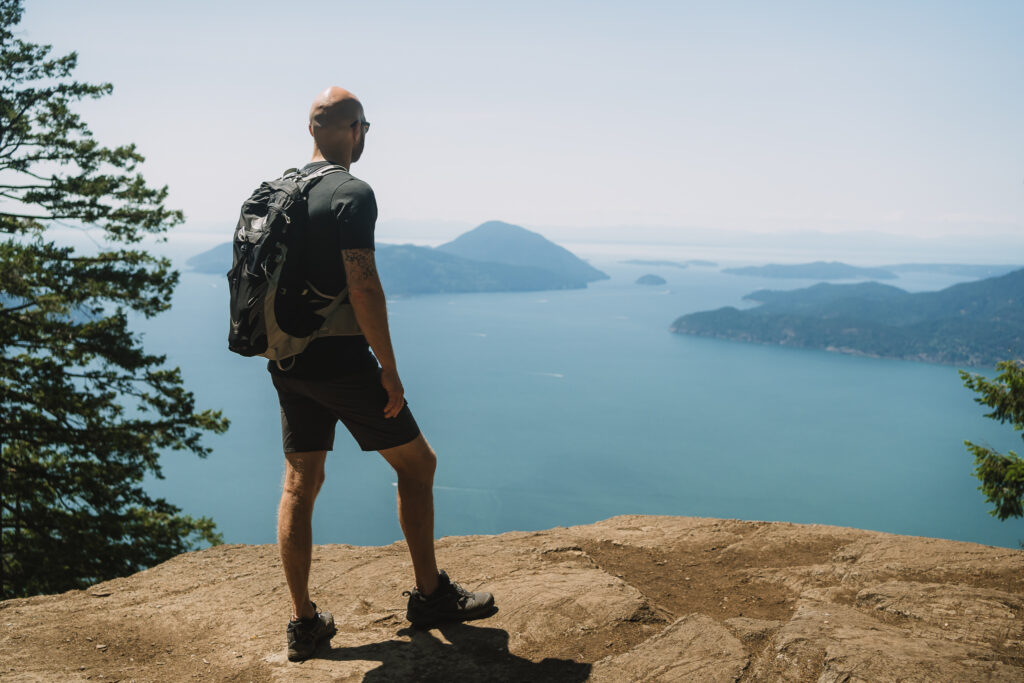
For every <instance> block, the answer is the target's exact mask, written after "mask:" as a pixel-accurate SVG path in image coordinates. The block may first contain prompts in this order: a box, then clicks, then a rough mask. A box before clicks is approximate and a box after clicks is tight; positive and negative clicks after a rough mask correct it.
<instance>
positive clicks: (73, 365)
mask: <svg viewBox="0 0 1024 683" xmlns="http://www.w3.org/2000/svg"><path fill="white" fill-rule="evenodd" d="M22 11H23V9H22V5H21V0H0V240H2V242H0V347H2V349H3V362H2V364H0V392H2V393H0V410H2V417H3V433H2V434H0V496H2V498H0V502H2V528H0V541H2V546H0V598H9V597H14V596H24V595H32V594H35V593H42V592H55V591H62V590H67V589H71V588H79V587H83V586H86V585H88V584H89V583H91V582H94V581H97V580H102V579H108V578H111V577H115V576H121V575H125V574H129V573H132V572H135V571H138V570H139V569H141V568H144V567H147V566H150V565H153V564H155V563H158V562H161V561H163V560H165V559H167V558H169V557H171V556H173V555H175V554H178V553H180V552H183V551H185V550H189V549H192V548H194V547H195V546H196V544H197V543H201V542H206V543H218V542H220V537H219V535H218V534H217V533H216V532H215V530H214V529H215V527H214V524H213V522H212V521H211V520H210V519H208V518H205V517H203V518H199V519H193V518H192V517H189V516H185V515H181V514H179V513H180V512H181V511H180V509H179V508H177V507H175V506H174V505H171V504H170V503H168V502H167V501H166V500H163V499H159V498H158V499H154V498H152V497H150V496H149V495H147V494H146V492H145V491H144V490H143V489H142V486H141V482H142V479H143V477H144V476H145V475H146V474H147V473H153V474H154V475H156V476H161V473H160V465H159V462H158V455H159V453H160V451H162V450H169V451H174V450H183V451H188V452H191V453H194V454H196V455H198V456H200V457H204V456H206V455H207V454H208V452H209V449H208V448H205V447H204V446H203V445H202V443H201V437H202V435H203V433H204V432H206V431H213V432H223V431H224V430H225V429H227V421H226V420H225V419H224V418H222V417H221V415H220V413H219V412H215V411H209V410H203V411H197V410H196V409H195V405H194V399H193V396H192V394H191V393H190V392H188V391H186V390H185V388H184V386H183V384H182V377H181V373H180V371H179V370H178V368H168V367H165V366H164V361H165V358H164V357H163V356H158V355H151V354H147V353H146V352H145V350H144V349H143V348H142V344H141V339H140V338H139V336H138V335H136V334H133V333H132V332H131V330H130V329H129V326H128V313H129V312H132V311H134V312H137V313H141V314H142V315H144V316H146V317H150V316H153V315H156V314H157V313H159V312H161V311H164V310H167V309H168V308H169V307H170V300H171V293H172V292H173V290H174V287H175V285H176V284H177V281H178V273H177V272H176V271H174V270H172V268H171V264H170V261H168V260H167V259H164V258H156V257H154V256H152V255H150V254H149V253H147V252H146V251H145V250H144V249H142V248H141V247H140V246H139V243H140V242H141V241H142V240H143V239H144V238H145V237H147V236H150V235H159V234H160V233H163V232H165V231H166V230H168V229H169V228H170V227H172V226H174V225H176V224H178V223H180V222H181V221H182V220H183V216H182V214H181V212H179V211H173V210H169V209H167V208H165V207H164V201H165V198H166V196H167V188H166V187H164V188H153V187H150V186H148V185H147V184H146V182H145V180H144V179H143V177H142V176H141V174H140V173H139V172H138V165H139V163H140V162H142V161H143V158H142V156H141V155H140V154H139V153H138V152H137V151H136V149H135V147H134V145H127V146H122V147H115V148H107V147H103V146H101V145H100V144H99V143H98V142H97V141H96V140H95V139H94V138H93V136H92V134H91V133H90V131H89V129H88V127H87V126H86V124H85V123H84V122H83V121H82V120H81V119H80V117H79V116H78V115H77V114H75V113H74V111H73V109H72V108H73V105H75V104H76V103H77V102H79V101H81V100H83V99H86V98H99V97H102V96H104V95H107V94H109V93H110V92H111V89H112V88H111V86H110V84H99V85H93V84H86V83H79V82H77V81H75V80H74V79H73V78H72V75H71V74H72V71H73V70H74V68H75V63H76V58H77V57H76V54H75V53H71V54H68V55H65V56H62V57H53V56H51V54H50V53H51V48H50V46H47V45H36V44H32V43H28V42H25V41H23V40H21V39H19V38H18V37H16V34H15V30H14V28H15V26H17V24H18V23H19V22H20V21H21V16H22ZM60 225H71V226H74V227H81V228H84V229H89V230H91V231H93V232H94V234H101V235H102V237H101V238H100V242H101V243H100V246H99V248H98V249H97V250H96V251H95V252H93V251H92V250H90V251H89V252H88V253H85V252H81V251H76V249H74V248H72V247H70V246H67V245H66V244H62V243H61V242H60V241H59V240H58V239H55V238H53V232H54V230H53V229H54V226H60ZM163 239H166V238H163Z"/></svg>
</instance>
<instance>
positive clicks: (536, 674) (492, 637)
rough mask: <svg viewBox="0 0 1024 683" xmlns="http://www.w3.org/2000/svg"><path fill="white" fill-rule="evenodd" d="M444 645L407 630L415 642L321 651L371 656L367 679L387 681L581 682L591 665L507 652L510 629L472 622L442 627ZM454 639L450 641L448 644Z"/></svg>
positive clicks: (346, 657) (331, 655) (334, 656)
mask: <svg viewBox="0 0 1024 683" xmlns="http://www.w3.org/2000/svg"><path fill="white" fill-rule="evenodd" d="M437 630H439V631H440V632H441V633H442V634H443V635H444V637H445V639H447V640H448V643H445V642H443V641H441V640H439V639H438V638H436V637H435V636H434V634H433V633H431V632H430V631H424V630H420V629H416V628H403V629H401V630H399V631H398V632H397V634H396V635H399V636H409V637H410V638H411V640H409V641H404V640H385V641H382V642H379V643H369V644H367V645H359V646H357V647H336V648H332V649H331V650H330V651H329V652H324V653H322V654H321V655H319V658H322V659H327V660H334V661H352V660H368V661H379V662H381V665H380V666H379V667H377V668H376V669H373V670H372V671H369V672H367V674H366V676H365V677H364V678H363V683H382V682H384V681H387V682H388V683H393V682H395V681H417V682H419V681H422V682H423V683H432V682H434V681H436V682H438V683H442V682H443V683H450V682H451V681H551V682H552V683H555V682H556V681H557V683H582V681H585V680H587V678H589V677H590V668H591V665H590V664H586V663H581V662H576V661H573V660H571V659H553V658H546V659H544V660H543V661H540V662H531V661H530V660H529V659H524V658H522V657H517V656H515V655H514V654H512V653H510V652H509V651H508V640H509V635H508V631H504V630H502V629H499V628H485V627H482V626H471V625H469V624H463V623H454V624H445V625H442V626H438V627H437ZM449 643H450V644H449Z"/></svg>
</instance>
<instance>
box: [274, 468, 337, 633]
mask: <svg viewBox="0 0 1024 683" xmlns="http://www.w3.org/2000/svg"><path fill="white" fill-rule="evenodd" d="M326 456H327V451H309V452H305V453H285V456H284V457H285V470H284V485H283V487H282V492H281V507H280V509H279V510H278V514H277V544H278V547H279V549H280V551H281V564H283V565H284V576H285V579H286V580H287V581H288V590H289V592H290V593H291V595H292V619H297V618H304V619H306V618H309V617H312V616H313V615H314V612H313V606H312V605H311V604H310V600H309V566H310V563H311V562H312V557H313V503H314V502H315V501H316V496H317V494H318V493H320V487H321V486H322V485H323V483H324V459H325V457H326Z"/></svg>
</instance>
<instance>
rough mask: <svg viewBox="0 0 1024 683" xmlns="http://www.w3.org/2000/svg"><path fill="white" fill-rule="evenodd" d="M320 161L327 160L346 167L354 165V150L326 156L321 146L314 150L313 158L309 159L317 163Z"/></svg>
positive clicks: (310, 161)
mask: <svg viewBox="0 0 1024 683" xmlns="http://www.w3.org/2000/svg"><path fill="white" fill-rule="evenodd" d="M318 161H327V162H330V163H332V164H338V165H339V166H344V167H345V168H346V169H348V168H351V166H352V152H349V153H348V154H331V155H330V157H328V156H325V155H324V153H323V152H321V151H320V149H319V148H315V149H314V150H313V158H312V159H310V160H309V163H311V164H315V163H316V162H318Z"/></svg>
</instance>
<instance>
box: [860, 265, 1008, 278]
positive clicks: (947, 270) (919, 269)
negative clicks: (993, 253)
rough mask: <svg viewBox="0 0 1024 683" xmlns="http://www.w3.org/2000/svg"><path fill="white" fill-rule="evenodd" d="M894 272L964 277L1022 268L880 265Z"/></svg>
mask: <svg viewBox="0 0 1024 683" xmlns="http://www.w3.org/2000/svg"><path fill="white" fill-rule="evenodd" d="M880 267H881V268H884V269H885V270H891V271H892V272H894V273H937V274H940V275H961V276H963V277H977V278H982V277H996V276H998V275H1005V274H1006V273H1009V272H1011V271H1014V270H1017V269H1018V268H1020V267H1021V266H1020V265H1016V266H1007V265H1000V266H976V265H967V264H963V263H898V264H896V265H894V266H880Z"/></svg>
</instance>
